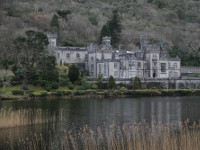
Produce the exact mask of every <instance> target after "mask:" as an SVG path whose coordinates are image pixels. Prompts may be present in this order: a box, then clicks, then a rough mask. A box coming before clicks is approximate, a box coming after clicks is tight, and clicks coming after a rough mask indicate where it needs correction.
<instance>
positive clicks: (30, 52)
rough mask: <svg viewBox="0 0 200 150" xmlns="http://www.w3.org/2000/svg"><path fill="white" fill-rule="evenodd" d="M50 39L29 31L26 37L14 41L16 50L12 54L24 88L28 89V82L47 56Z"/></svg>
mask: <svg viewBox="0 0 200 150" xmlns="http://www.w3.org/2000/svg"><path fill="white" fill-rule="evenodd" d="M48 44H49V42H48V38H47V36H46V35H45V34H43V33H41V32H36V31H33V30H28V31H26V33H25V36H19V37H17V38H16V39H15V40H14V48H13V49H12V51H11V52H10V53H11V54H12V55H11V58H12V59H13V62H14V64H15V68H16V69H15V71H14V72H15V73H18V74H20V75H21V76H22V78H23V85H22V88H23V89H24V90H27V89H28V80H29V79H30V77H31V76H32V75H33V74H34V72H37V70H38V65H39V63H40V62H41V60H42V59H43V58H44V57H45V56H46V53H47V51H46V47H47V45H48Z"/></svg>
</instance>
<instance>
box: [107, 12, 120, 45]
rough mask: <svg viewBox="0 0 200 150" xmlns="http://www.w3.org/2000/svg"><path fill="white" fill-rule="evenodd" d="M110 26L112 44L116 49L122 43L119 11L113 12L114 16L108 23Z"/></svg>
mask: <svg viewBox="0 0 200 150" xmlns="http://www.w3.org/2000/svg"><path fill="white" fill-rule="evenodd" d="M108 24H109V29H110V34H111V44H112V45H113V46H114V47H117V46H118V45H117V44H119V41H120V34H121V30H122V27H121V22H120V19H119V15H118V11H117V10H114V11H113V16H112V18H111V20H110V21H109V22H108Z"/></svg>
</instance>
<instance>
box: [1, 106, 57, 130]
mask: <svg viewBox="0 0 200 150" xmlns="http://www.w3.org/2000/svg"><path fill="white" fill-rule="evenodd" d="M55 117H56V115H55V114H53V115H52V114H50V113H49V111H48V110H42V109H31V108H29V109H19V110H13V109H10V108H9V109H8V108H2V109H0V129H4V128H12V127H18V126H25V125H35V124H42V123H48V122H53V121H55Z"/></svg>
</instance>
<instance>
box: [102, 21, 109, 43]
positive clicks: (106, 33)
mask: <svg viewBox="0 0 200 150" xmlns="http://www.w3.org/2000/svg"><path fill="white" fill-rule="evenodd" d="M105 36H109V37H110V36H111V34H110V27H109V24H108V23H107V24H105V25H104V26H103V27H102V29H101V33H100V40H99V43H101V41H102V38H103V37H105Z"/></svg>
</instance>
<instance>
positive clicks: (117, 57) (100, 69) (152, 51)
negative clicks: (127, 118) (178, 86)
mask: <svg viewBox="0 0 200 150" xmlns="http://www.w3.org/2000/svg"><path fill="white" fill-rule="evenodd" d="M48 38H49V43H50V44H49V50H52V51H53V53H54V55H55V56H56V60H57V62H58V63H60V64H71V63H72V64H77V65H78V66H82V68H83V67H84V71H85V72H87V73H88V75H89V77H91V78H97V77H98V75H99V74H102V75H103V78H109V77H110V76H113V77H114V78H116V79H117V78H125V79H129V78H134V77H136V76H137V77H140V78H144V79H145V78H178V77H180V69H181V60H180V58H179V57H178V56H177V57H176V58H170V57H169V55H168V53H167V52H166V51H165V50H164V49H163V48H162V47H161V46H159V45H150V44H149V43H148V39H147V37H146V36H144V35H142V36H141V37H140V45H141V47H140V50H131V51H126V50H121V49H114V48H112V45H111V39H110V37H104V38H103V40H102V43H101V44H100V45H94V44H91V45H89V46H87V47H59V46H57V44H56V36H54V35H51V34H49V35H48Z"/></svg>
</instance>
